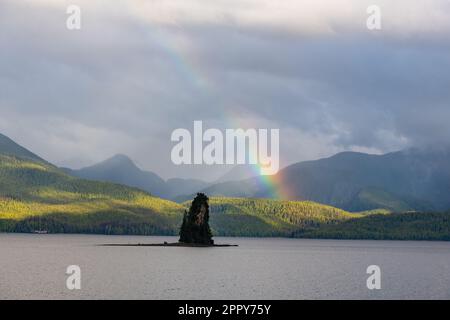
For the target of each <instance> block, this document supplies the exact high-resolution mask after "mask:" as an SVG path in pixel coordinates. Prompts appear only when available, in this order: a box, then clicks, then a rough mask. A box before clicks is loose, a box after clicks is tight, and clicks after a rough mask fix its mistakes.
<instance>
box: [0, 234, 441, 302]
mask: <svg viewBox="0 0 450 320" xmlns="http://www.w3.org/2000/svg"><path fill="white" fill-rule="evenodd" d="M215 240H216V243H235V244H239V247H237V248H236V247H230V248H171V247H101V246H96V245H97V244H104V243H139V242H140V243H158V242H163V241H168V242H173V241H176V238H171V237H136V236H91V235H25V234H0V299H36V298H37V299H55V298H58V299H205V298H209V299H316V298H321V299H358V298H362V299H366V298H367V299H380V298H385V299H415V298H418V299H449V298H450V243H445V242H412V241H411V242H394V241H333V240H297V239H248V238H215ZM69 265H79V266H80V268H81V273H82V276H81V285H82V288H81V290H75V291H70V290H68V289H66V277H67V276H66V274H65V272H66V268H67V266H69ZM369 265H378V266H380V267H381V269H382V279H381V281H382V289H381V290H378V291H370V290H368V289H367V287H366V279H367V277H368V275H367V274H366V268H367V266H369Z"/></svg>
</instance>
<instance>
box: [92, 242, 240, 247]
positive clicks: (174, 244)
mask: <svg viewBox="0 0 450 320" xmlns="http://www.w3.org/2000/svg"><path fill="white" fill-rule="evenodd" d="M99 246H102V247H188V248H213V247H219V248H224V247H238V246H239V245H237V244H196V243H179V242H174V243H109V244H108V243H107V244H100V245H99Z"/></svg>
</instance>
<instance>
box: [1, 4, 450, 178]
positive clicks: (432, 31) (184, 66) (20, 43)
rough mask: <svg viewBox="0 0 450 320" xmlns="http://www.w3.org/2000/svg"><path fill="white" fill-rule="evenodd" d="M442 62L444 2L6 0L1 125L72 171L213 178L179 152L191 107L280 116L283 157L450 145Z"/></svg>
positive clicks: (447, 84)
mask: <svg viewBox="0 0 450 320" xmlns="http://www.w3.org/2000/svg"><path fill="white" fill-rule="evenodd" d="M71 4H75V5H78V6H79V7H80V8H81V30H68V29H67V27H66V19H67V18H68V14H67V13H66V9H67V7H68V6H69V5H71ZM373 4H375V5H378V6H379V8H380V9H381V14H382V15H381V18H382V19H381V23H382V29H381V30H369V29H368V28H367V26H366V20H367V18H368V17H369V15H368V14H367V12H366V10H367V7H368V6H369V5H373ZM449 71H450V1H448V0H428V1H423V0H396V1H392V0H375V1H374V0H370V1H366V0H328V1H324V0H320V1H319V0H304V1H300V0H298V1H292V0H283V1H278V0H201V1H200V0H173V1H169V0H154V1H151V0H135V1H126V0H115V1H111V0H110V1H107V0H71V1H64V0H1V1H0V112H1V115H0V132H1V133H3V134H6V135H8V136H9V137H11V138H12V139H14V140H15V141H17V142H19V143H20V144H22V145H24V146H26V147H27V148H29V149H31V150H32V151H34V152H36V153H38V154H39V155H41V156H42V157H44V158H46V159H48V160H49V161H51V162H53V163H55V164H57V165H62V166H69V167H74V168H78V167H82V166H86V165H90V164H93V163H95V162H98V161H100V160H104V159H105V158H107V157H110V156H112V155H114V154H116V153H124V154H127V155H129V156H130V157H131V158H132V159H133V160H135V161H136V162H137V163H138V165H139V166H140V167H142V168H144V169H148V170H153V171H155V172H157V173H159V174H160V175H161V176H163V177H165V178H167V177H173V176H183V177H186V176H193V175H199V177H203V178H212V177H213V176H214V175H216V176H217V175H219V173H221V172H222V171H223V168H215V169H213V170H212V169H211V168H209V169H210V170H208V169H205V168H204V167H195V168H194V167H175V166H173V165H172V164H171V160H170V150H171V148H172V147H173V143H172V142H171V141H170V135H171V133H172V131H173V130H174V129H176V128H188V129H191V128H192V125H193V121H194V120H203V122H204V125H205V126H206V127H214V128H220V129H224V128H239V127H242V128H279V129H280V144H281V154H280V157H281V163H282V164H283V165H286V164H289V163H292V162H297V161H300V160H307V159H316V158H319V157H324V156H329V155H332V154H334V153H336V152H339V151H343V150H357V151H364V152H371V153H383V152H388V151H393V150H398V149H402V148H407V147H411V146H430V145H431V146H442V145H450V125H449V119H450V72H449Z"/></svg>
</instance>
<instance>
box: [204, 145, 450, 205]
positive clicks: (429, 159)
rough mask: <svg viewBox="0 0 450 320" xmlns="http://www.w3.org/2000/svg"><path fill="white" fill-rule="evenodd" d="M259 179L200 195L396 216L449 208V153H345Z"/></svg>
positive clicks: (212, 188) (211, 188)
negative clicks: (277, 193) (279, 197)
mask: <svg viewBox="0 0 450 320" xmlns="http://www.w3.org/2000/svg"><path fill="white" fill-rule="evenodd" d="M260 179H261V178H259V177H255V178H251V179H246V180H244V181H229V182H224V183H220V184H215V185H212V186H209V187H207V188H205V189H203V190H202V192H206V193H207V194H210V195H214V196H231V197H237V196H244V197H254V198H270V197H273V189H275V190H285V195H284V196H285V197H286V199H290V200H311V201H316V202H319V203H324V204H328V205H332V206H335V207H338V208H341V209H345V210H349V211H361V210H371V209H375V208H385V209H389V210H393V211H407V210H438V211H439V210H448V209H449V208H450V197H449V196H448V195H449V194H450V152H449V151H448V150H426V151H425V150H419V149H410V150H405V151H399V152H393V153H388V154H385V155H369V154H364V153H356V152H343V153H339V154H336V155H334V156H332V157H329V158H325V159H320V160H315V161H306V162H300V163H296V164H293V165H290V166H288V167H286V168H284V169H282V170H280V172H279V173H278V174H277V175H276V176H274V177H271V178H270V180H271V181H273V185H270V186H268V185H267V184H263V183H260Z"/></svg>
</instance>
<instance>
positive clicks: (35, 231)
mask: <svg viewBox="0 0 450 320" xmlns="http://www.w3.org/2000/svg"><path fill="white" fill-rule="evenodd" d="M34 233H36V234H48V231H47V230H34Z"/></svg>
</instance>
